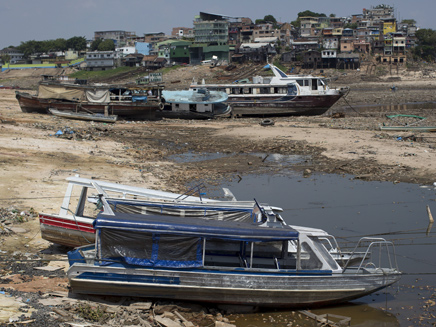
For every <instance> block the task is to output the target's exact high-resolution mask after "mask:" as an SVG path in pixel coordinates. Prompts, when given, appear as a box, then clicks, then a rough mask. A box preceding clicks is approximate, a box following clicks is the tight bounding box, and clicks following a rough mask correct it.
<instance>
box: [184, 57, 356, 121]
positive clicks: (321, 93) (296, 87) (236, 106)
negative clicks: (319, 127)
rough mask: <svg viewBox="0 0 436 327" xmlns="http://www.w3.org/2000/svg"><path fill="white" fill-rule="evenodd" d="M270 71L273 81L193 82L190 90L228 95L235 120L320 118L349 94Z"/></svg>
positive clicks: (304, 77)
mask: <svg viewBox="0 0 436 327" xmlns="http://www.w3.org/2000/svg"><path fill="white" fill-rule="evenodd" d="M269 68H271V70H272V71H273V73H274V76H273V77H262V76H255V77H253V80H252V81H249V82H245V83H232V84H197V83H195V82H194V83H193V84H192V85H191V86H190V89H191V90H194V91H196V90H198V89H199V88H206V89H208V90H211V91H222V92H226V93H227V94H228V96H229V100H228V103H229V105H231V106H232V113H233V115H236V116H244V115H247V116H249V115H257V116H258V115H262V116H266V115H271V116H273V115H321V114H323V113H325V112H326V111H327V110H328V109H329V108H330V107H331V106H332V105H334V104H335V103H336V102H337V101H338V100H339V99H340V98H341V97H342V96H343V95H344V94H346V93H347V92H348V88H345V89H340V90H338V89H332V88H330V87H329V86H328V85H327V80H326V79H325V78H323V77H319V76H312V75H286V74H285V73H284V72H283V71H281V70H280V69H279V68H278V67H276V66H274V65H272V64H269Z"/></svg>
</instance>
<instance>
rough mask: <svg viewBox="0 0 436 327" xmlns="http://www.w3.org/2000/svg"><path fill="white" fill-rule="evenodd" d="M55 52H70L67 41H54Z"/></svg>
mask: <svg viewBox="0 0 436 327" xmlns="http://www.w3.org/2000/svg"><path fill="white" fill-rule="evenodd" d="M53 48H54V50H58V51H65V50H68V46H67V40H65V39H56V40H54V41H53Z"/></svg>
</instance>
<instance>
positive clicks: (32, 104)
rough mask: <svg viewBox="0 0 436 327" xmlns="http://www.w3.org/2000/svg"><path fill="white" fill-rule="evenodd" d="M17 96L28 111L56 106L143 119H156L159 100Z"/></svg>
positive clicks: (68, 109) (25, 110) (62, 108)
mask: <svg viewBox="0 0 436 327" xmlns="http://www.w3.org/2000/svg"><path fill="white" fill-rule="evenodd" d="M15 97H16V98H17V100H18V103H19V104H20V107H21V111H23V112H27V113H32V112H36V113H41V114H47V113H49V111H48V109H49V108H56V109H57V110H59V111H72V112H87V113H93V114H103V115H104V114H105V112H106V111H107V113H108V114H109V115H118V116H122V117H136V118H143V119H156V110H157V109H158V102H157V101H153V102H152V101H149V102H125V103H123V102H119V103H118V102H117V103H115V102H110V103H89V102H80V103H79V102H74V101H62V100H55V99H40V98H38V97H36V96H34V95H31V94H28V93H24V92H19V91H15Z"/></svg>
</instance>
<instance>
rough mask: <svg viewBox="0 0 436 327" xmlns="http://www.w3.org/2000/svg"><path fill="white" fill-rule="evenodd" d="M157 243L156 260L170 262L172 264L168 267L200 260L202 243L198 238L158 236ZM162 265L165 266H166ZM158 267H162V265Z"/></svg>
mask: <svg viewBox="0 0 436 327" xmlns="http://www.w3.org/2000/svg"><path fill="white" fill-rule="evenodd" d="M158 243H159V246H158V251H157V260H158V261H171V262H172V263H171V264H168V266H176V265H178V263H180V264H183V263H189V262H196V261H198V260H201V257H202V252H201V251H200V250H201V246H200V245H201V244H202V242H200V238H198V237H182V236H172V235H160V236H159V241H158ZM164 265H165V266H166V264H164ZM159 266H162V264H161V265H159ZM184 266H185V265H184Z"/></svg>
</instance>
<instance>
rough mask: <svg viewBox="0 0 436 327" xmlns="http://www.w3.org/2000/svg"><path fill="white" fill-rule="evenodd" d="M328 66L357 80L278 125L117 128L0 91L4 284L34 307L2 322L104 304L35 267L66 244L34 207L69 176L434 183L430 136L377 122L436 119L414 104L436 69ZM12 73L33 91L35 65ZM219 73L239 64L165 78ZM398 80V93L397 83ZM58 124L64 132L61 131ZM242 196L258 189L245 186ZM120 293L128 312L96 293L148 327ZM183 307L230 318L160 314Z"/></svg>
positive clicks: (47, 208)
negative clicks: (183, 157) (51, 238)
mask: <svg viewBox="0 0 436 327" xmlns="http://www.w3.org/2000/svg"><path fill="white" fill-rule="evenodd" d="M44 73H47V72H44ZM325 73H326V74H329V77H330V78H331V79H332V84H333V85H334V86H338V87H341V86H347V85H348V86H350V87H351V90H350V92H349V94H348V95H347V97H346V98H345V99H341V100H340V101H339V102H338V103H337V104H336V105H335V106H334V107H333V108H331V109H330V110H329V112H327V113H326V114H325V115H323V116H318V117H275V118H273V121H274V125H271V126H261V124H260V123H261V122H262V120H263V119H264V117H254V118H242V119H241V118H225V119H224V118H223V119H217V120H206V121H194V120H177V119H175V120H169V119H165V120H161V121H153V122H150V121H128V120H120V121H118V122H117V123H116V124H113V125H109V124H103V123H94V122H83V121H71V120H65V119H61V118H56V117H52V116H48V115H40V114H25V113H22V112H21V111H20V108H19V106H18V103H17V101H16V100H15V97H14V91H13V90H0V171H1V174H0V208H3V209H2V210H3V211H2V213H1V217H2V218H1V223H2V235H1V243H0V250H1V258H2V262H1V265H0V266H1V279H0V287H1V292H4V295H3V294H1V293H0V296H6V297H8V296H9V298H10V299H14V301H13V302H14V303H19V304H20V305H21V304H24V305H27V306H28V308H27V309H22V308H21V309H17V310H18V311H17V310H16V311H13V314H10V315H9V316H8V317H7V318H6V320H4V321H9V320H8V319H10V318H11V317H17V315H18V316H19V313H21V312H22V310H27V311H32V310H33V309H36V311H35V312H36V313H34V314H33V316H32V315H31V313H30V314H29V315H28V317H27V318H25V317H19V318H17V319H18V320H21V321H26V320H29V321H30V320H33V321H32V322H31V323H32V324H33V325H35V326H43V325H44V324H43V320H44V319H48V321H50V324H48V325H52V326H53V325H62V324H65V322H68V321H69V322H71V321H82V322H83V321H84V320H87V321H92V320H90V317H91V318H92V317H93V316H95V315H97V312H100V311H101V310H103V309H101V310H100V309H98V308H97V307H96V305H95V302H92V301H91V302H77V301H76V300H67V299H69V298H68V297H67V294H68V282H67V280H66V279H65V273H64V270H58V269H59V267H58V269H55V268H53V269H54V270H42V271H41V270H37V269H34V266H46V265H47V263H48V262H64V261H62V260H65V252H66V249H63V248H59V247H57V246H53V245H51V244H49V243H48V242H46V241H45V240H42V239H41V238H40V235H39V227H38V221H37V213H38V212H49V213H51V212H57V211H58V210H59V206H60V204H61V200H62V196H63V193H64V191H65V187H66V183H65V178H66V177H68V176H73V175H75V174H79V175H80V176H82V177H87V178H91V177H93V178H96V179H101V180H107V181H114V182H119V183H123V184H130V185H135V186H141V187H148V188H155V189H161V190H167V191H175V192H184V191H185V190H186V188H187V184H188V183H190V184H192V183H199V182H206V183H209V184H216V185H217V186H218V185H219V184H220V181H221V180H222V179H223V178H224V179H235V178H236V179H237V178H243V176H244V175H245V174H249V173H271V174H274V173H278V172H280V171H283V170H293V171H297V172H299V173H300V174H301V175H302V176H307V175H308V174H310V173H311V172H326V173H336V174H350V175H353V176H354V178H360V179H364V180H380V181H391V182H394V183H400V182H410V183H419V184H433V182H435V181H436V178H435V176H436V163H435V152H436V143H435V142H436V136H433V134H434V133H410V132H382V131H380V125H383V124H385V125H392V124H405V123H416V124H421V125H427V126H436V115H435V114H434V113H433V111H434V110H430V109H425V107H424V106H420V105H419V103H422V102H435V101H436V93H435V91H436V79H435V77H436V75H435V73H434V70H432V69H431V68H428V69H424V70H418V71H406V70H403V71H399V72H398V74H396V71H394V74H392V75H391V74H387V75H382V76H378V75H374V74H372V75H371V74H370V73H369V74H368V70H365V69H362V70H361V71H348V72H346V71H330V72H325ZM16 74H17V76H15V77H14V76H13V75H12V73H9V75H7V76H6V77H5V76H4V75H3V73H2V74H1V76H0V80H1V81H3V84H7V83H10V84H14V85H20V84H21V85H22V87H26V88H32V85H34V83H36V82H37V80H38V78H37V76H36V75H35V73H34V72H33V73H32V75H31V76H29V74H27V75H26V74H24V73H22V72H21V73H20V74H18V73H16ZM219 74H227V75H229V74H233V75H231V76H230V77H233V78H237V76H240V74H241V72H239V73H237V72H233V73H229V72H226V71H224V70H221V71H220V70H218V69H216V68H215V70H211V69H210V68H208V67H197V68H193V67H184V68H182V69H181V70H180V71H178V72H177V71H176V72H172V73H170V74H168V76H167V77H166V78H167V83H168V85H171V87H172V88H177V87H178V86H179V87H180V86H181V85H182V84H183V83H186V82H187V81H190V80H192V77H197V78H200V77H201V76H199V75H203V76H206V77H207V78H210V79H211V80H213V79H216V78H217V76H218V75H219ZM39 75H40V74H38V77H39ZM4 82H7V83H4ZM393 85H395V86H396V91H395V92H393V91H392V90H391V87H392V86H393ZM410 102H414V103H417V104H418V105H417V106H416V107H415V108H413V109H406V107H405V106H398V105H399V104H402V103H410ZM374 104H377V105H384V106H383V107H379V108H376V109H362V108H361V107H360V106H361V105H374ZM386 114H409V115H410V114H413V115H419V116H422V117H425V118H426V119H425V120H423V121H420V122H417V121H416V119H415V118H410V117H409V118H404V117H403V118H398V119H397V121H394V122H392V120H390V119H388V118H386ZM58 131H62V133H63V134H62V135H60V136H56V135H55V134H56V132H58ZM186 153H193V154H200V153H214V154H217V153H219V154H225V156H219V155H218V156H217V158H216V159H213V160H206V161H196V162H175V161H172V160H170V159H169V157H170V156H171V155H175V154H186ZM275 153H277V154H284V155H291V154H292V155H302V156H305V158H306V160H305V161H304V162H303V163H300V164H298V165H292V166H289V167H283V166H279V165H275V164H274V163H271V162H270V161H266V160H265V158H266V157H267V156H268V155H271V154H275ZM246 198H247V199H250V198H251V197H250V194H249V191H247V197H246ZM3 229H5V230H3ZM10 259H12V260H10ZM41 259H44V260H43V261H41ZM32 260H33V261H32ZM64 263H65V262H64ZM60 266H62V264H60ZM44 298H45V299H51V300H52V301H54V302H52V307H53V306H54V307H55V308H57V310H58V312H55V311H53V309H52V307H49V306H48V305H47V303H49V301H48V300H47V302H44V301H43V303H41V302H40V300H41V299H44ZM55 299H56V300H55ZM27 300H28V302H27V303H26V301H27ZM94 300H95V299H94ZM56 301H57V302H56ZM105 301H106V300H105ZM124 301H125V303H124V306H121V307H122V310H121V309H119V308H120V307H119V306H118V309H119V310H121V311H120V312H118V311H117V312H116V313H113V312H112V311H111V310H115V309H113V306H114V305H115V304H113V302H110V303H109V302H108V303H109V304H108V303H106V302H107V301H106V302H104V301H100V302H104V304H105V305H106V306H105V308H104V310H106V311H108V312H112V313H111V314H112V315H111V317H112V318H110V319H109V316H105V319H106V318H107V321H109V320H111V319H115V318H113V315H115V316H116V315H117V314H118V316H119V317H123V315H124V319H125V320H124V321H123V324H124V323H125V324H130V325H140V324H141V323H142V324H143V325H144V324H145V323H143V321H147V323H149V324H156V321H155V320H153V319H154V318H153V315H152V313H151V311H150V310H152V309H150V308H149V309H143V310H142V311H141V314H139V313H138V316H137V318H138V319H136V320H135V321H129V322H128V323H126V315H127V314H126V312H131V311H132V310H133V309H132V308H130V309H129V307H130V306H131V305H132V303H133V302H132V301H131V300H130V299H124ZM0 302H1V301H0ZM100 302H98V303H100ZM44 303H45V304H44ZM53 303H56V304H53ZM77 303H81V304H80V305H79V304H77ZM89 303H91V304H89ZM156 305H160V304H159V303H158V304H156V303H154V304H153V306H152V308H156V311H159V310H157V308H158V307H156ZM87 306H89V307H87ZM115 306H116V305H115ZM10 307H13V305H12V304H11V305H10ZM31 307H32V308H33V309H32V310H31ZM108 308H112V309H108ZM159 308H160V307H159ZM160 309H161V308H160ZM0 310H2V312H3V311H5V309H3V308H2V309H0ZM20 310H21V311H20ZM99 310H100V311H99ZM129 310H130V311H129ZM135 310H136V309H135ZM138 310H139V309H138ZM181 310H182V311H183V312H189V314H186V315H187V316H189V315H191V316H189V319H190V320H191V321H194V323H195V324H197V325H208V324H209V325H210V324H211V323H212V324H213V323H214V322H215V321H220V322H221V323H223V324H225V323H231V321H226V320H225V319H224V320H223V317H222V314H223V313H224V314H225V311H219V310H217V309H212V308H205V307H202V308H201V309H199V308H198V307H196V308H195V309H192V310H191V309H186V308H181V307H177V308H166V309H162V310H161V312H162V314H163V313H164V312H167V315H168V316H171V315H170V314H169V313H168V312H170V313H172V314H173V315H176V316H177V314H174V311H177V312H178V313H180V312H181ZM106 311H104V312H106ZM53 312H54V313H53ZM135 312H136V311H135ZM201 312H202V314H203V315H204V316H201V315H202V314H201ZM100 313H101V312H100ZM101 315H103V314H102V313H101ZM150 316H152V318H153V319H151V318H150ZM194 316H195V317H194ZM84 317H85V318H87V319H85V318H84ZM171 317H172V316H171ZM177 317H178V316H177ZM173 318H174V317H173ZM194 318H195V319H194ZM201 318H204V319H203V320H202V319H201ZM224 318H225V317H224ZM120 319H122V318H120ZM177 319H178V320H179V321H180V320H181V319H180V317H178V318H174V319H173V320H177ZM107 321H106V323H107ZM94 323H95V321H94ZM119 323H120V321H119V320H113V321H112V320H111V323H110V324H112V325H117V324H119Z"/></svg>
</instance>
